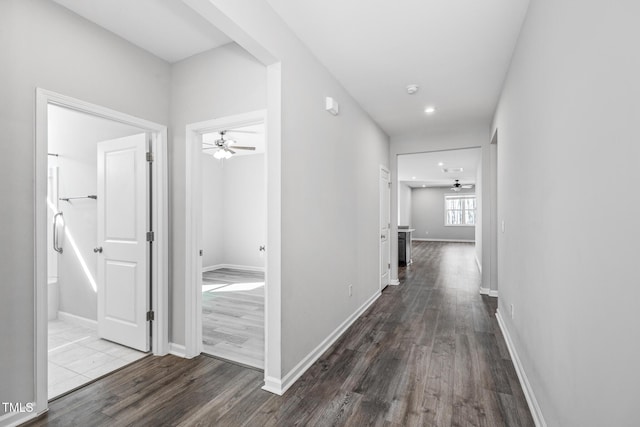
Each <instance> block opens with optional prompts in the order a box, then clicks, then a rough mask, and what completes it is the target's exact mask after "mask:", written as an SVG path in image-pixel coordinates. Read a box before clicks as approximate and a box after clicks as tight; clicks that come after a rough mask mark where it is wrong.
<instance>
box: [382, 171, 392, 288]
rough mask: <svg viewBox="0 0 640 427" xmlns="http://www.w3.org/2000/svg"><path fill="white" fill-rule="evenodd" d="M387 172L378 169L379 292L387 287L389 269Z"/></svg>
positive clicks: (389, 198) (389, 190)
mask: <svg viewBox="0 0 640 427" xmlns="http://www.w3.org/2000/svg"><path fill="white" fill-rule="evenodd" d="M389 177H390V174H389V171H388V170H386V169H384V168H380V290H382V289H384V288H385V287H387V285H388V284H389V278H390V268H391V264H390V262H391V243H390V240H389V234H390V232H391V229H390V227H391V185H390V179H389Z"/></svg>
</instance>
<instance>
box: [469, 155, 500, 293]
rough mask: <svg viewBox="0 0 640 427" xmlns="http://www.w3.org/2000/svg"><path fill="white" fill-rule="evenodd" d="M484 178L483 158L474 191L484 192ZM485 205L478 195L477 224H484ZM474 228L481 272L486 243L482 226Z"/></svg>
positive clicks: (477, 257) (488, 245)
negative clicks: (483, 246)
mask: <svg viewBox="0 0 640 427" xmlns="http://www.w3.org/2000/svg"><path fill="white" fill-rule="evenodd" d="M489 152H491V147H489ZM482 178H483V173H482V159H481V160H480V161H478V168H477V170H476V184H475V187H474V191H475V193H476V194H483V189H484V181H483V180H482ZM491 194H493V195H494V197H495V192H494V191H492V192H491ZM489 203H491V200H489ZM483 206H484V200H483V199H482V197H476V224H482V221H483V220H484V217H483V215H482V209H483ZM489 222H491V219H490V220H489ZM489 229H491V225H489ZM474 230H475V236H474V239H475V241H476V246H475V249H476V265H477V266H478V268H479V269H480V272H482V245H483V244H484V241H483V237H484V236H483V234H482V231H483V230H482V226H477V227H474ZM489 237H490V236H487V241H486V245H487V251H489V250H490V249H491V248H490V246H491V240H492V239H490V238H489ZM494 240H495V239H494ZM489 263H491V260H489ZM494 271H495V270H494ZM482 287H483V288H485V289H486V288H487V287H488V286H486V284H484V285H483V286H482Z"/></svg>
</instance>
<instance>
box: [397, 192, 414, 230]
mask: <svg viewBox="0 0 640 427" xmlns="http://www.w3.org/2000/svg"><path fill="white" fill-rule="evenodd" d="M398 225H411V187H409V186H408V185H407V184H403V183H400V184H398Z"/></svg>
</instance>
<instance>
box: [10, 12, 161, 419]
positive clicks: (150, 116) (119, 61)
mask: <svg viewBox="0 0 640 427" xmlns="http://www.w3.org/2000/svg"><path fill="white" fill-rule="evenodd" d="M0 28H1V29H2V30H0V63H2V66H1V67H0V99H2V102H1V103H0V129H2V132H1V133H0V139H1V140H2V143H1V145H2V150H3V153H2V156H0V195H2V198H3V199H4V200H6V201H10V202H7V203H1V204H0V217H1V218H2V220H3V224H4V225H3V227H0V241H2V242H3V245H2V246H1V247H0V277H2V279H1V280H2V298H0V342H2V348H3V350H2V351H1V352H0V379H1V380H0V402H30V401H33V400H34V397H35V396H34V395H35V391H34V386H33V384H34V374H35V372H34V358H33V354H34V350H35V349H34V310H35V299H34V267H35V257H34V245H33V242H34V218H33V212H34V176H35V171H34V161H33V159H34V128H35V126H34V123H35V90H36V87H43V88H45V89H49V90H53V91H56V92H59V93H63V94H66V95H70V96H73V97H76V98H80V99H83V100H86V101H89V102H93V103H96V104H100V105H103V106H106V107H109V108H112V109H115V110H119V111H122V112H125V113H128V114H131V115H134V116H138V117H142V118H145V119H147V120H151V121H154V122H158V123H167V118H168V110H169V108H168V102H169V98H168V84H169V66H168V65H167V64H166V63H164V62H163V61H161V60H159V59H157V58H155V57H153V56H152V55H150V54H148V53H145V52H143V51H141V50H140V49H138V48H136V47H134V46H133V45H131V44H130V43H128V42H125V41H124V40H122V39H120V38H118V37H116V36H114V35H113V34H111V33H109V32H107V31H105V30H102V29H100V28H98V27H96V26H95V25H94V24H91V23H89V22H88V21H86V20H84V19H81V18H79V17H78V16H77V15H74V14H72V13H71V12H69V11H67V10H66V9H64V8H62V7H61V6H58V5H57V4H55V3H53V2H50V1H44V0H5V1H2V2H0ZM44 188H46V186H45V187H44ZM37 197H41V198H42V199H44V198H45V197H46V194H44V191H43V194H38V195H37ZM3 411H4V409H3V408H2V407H1V406H0V414H2V412H3Z"/></svg>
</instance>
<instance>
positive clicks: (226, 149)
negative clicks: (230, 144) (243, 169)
mask: <svg viewBox="0 0 640 427" xmlns="http://www.w3.org/2000/svg"><path fill="white" fill-rule="evenodd" d="M234 148H235V147H234ZM224 150H225V151H228V152H229V153H231V154H236V152H235V151H233V150H232V149H230V148H226V147H225V149H224Z"/></svg>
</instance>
